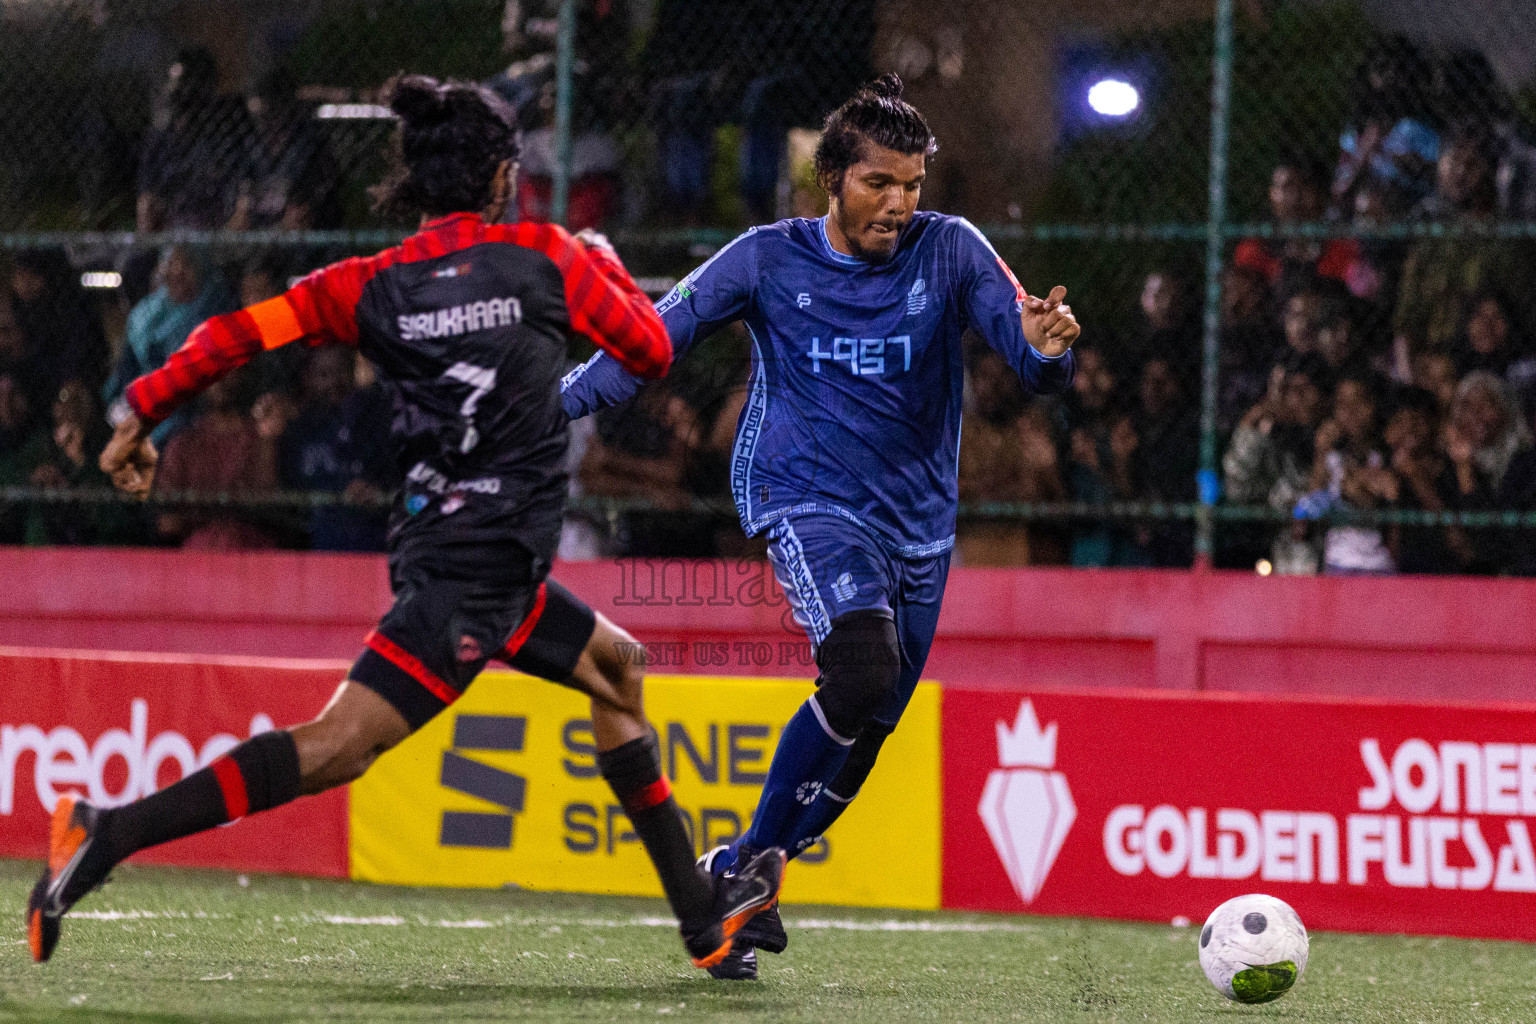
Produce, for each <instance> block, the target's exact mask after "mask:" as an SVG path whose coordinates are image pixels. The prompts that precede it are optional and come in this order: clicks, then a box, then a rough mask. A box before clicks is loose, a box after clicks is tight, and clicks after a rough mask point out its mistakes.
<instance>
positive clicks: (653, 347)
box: [549, 231, 673, 378]
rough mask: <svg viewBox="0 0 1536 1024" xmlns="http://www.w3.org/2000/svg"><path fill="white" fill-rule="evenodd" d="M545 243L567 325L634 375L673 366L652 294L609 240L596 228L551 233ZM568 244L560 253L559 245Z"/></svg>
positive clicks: (652, 374)
mask: <svg viewBox="0 0 1536 1024" xmlns="http://www.w3.org/2000/svg"><path fill="white" fill-rule="evenodd" d="M554 234H555V239H554V240H553V241H551V242H550V243H549V246H550V248H552V249H555V250H556V251H555V252H554V253H553V255H554V258H555V262H556V263H557V264H558V265H560V266H561V269H562V270H563V271H564V274H565V291H566V305H567V306H568V307H569V308H570V312H571V326H572V327H573V328H575V329H576V330H577V331H580V332H581V333H582V334H584V335H586V336H587V337H589V338H591V339H592V341H593V342H595V343H596V344H597V345H598V347H599V348H601V349H602V350H603V351H605V352H607V353H609V354H610V355H612V356H613V357H614V358H615V359H617V360H618V361H619V363H620V364H621V365H622V366H623V367H624V369H625V371H627V372H628V373H631V374H634V375H635V376H637V377H650V378H655V377H664V376H666V373H667V370H668V369H670V368H671V366H672V355H673V353H672V339H671V338H669V337H668V336H667V328H666V326H665V325H664V324H662V322H661V317H659V316H657V314H656V310H655V309H654V308H652V306H651V300H650V297H649V296H647V295H646V294H645V292H644V291H642V290H641V289H640V286H639V285H638V284H636V283H635V279H634V278H632V277H630V275H629V271H628V270H626V269H625V268H624V264H623V262H622V261H621V260H620V259H619V254H618V253H616V252H615V251H614V249H613V246H612V245H610V244H608V239H606V238H604V237H603V236H602V235H600V234H598V233H597V232H596V231H583V232H581V233H580V234H578V235H576V236H574V237H572V236H563V238H562V235H563V232H558V231H556V232H554ZM562 244H563V246H565V247H568V248H567V251H560V248H561V246H562Z"/></svg>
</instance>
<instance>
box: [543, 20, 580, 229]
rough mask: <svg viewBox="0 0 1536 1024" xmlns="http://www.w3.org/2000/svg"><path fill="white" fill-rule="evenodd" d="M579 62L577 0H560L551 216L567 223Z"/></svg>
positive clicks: (556, 50) (555, 219)
mask: <svg viewBox="0 0 1536 1024" xmlns="http://www.w3.org/2000/svg"><path fill="white" fill-rule="evenodd" d="M575 62H576V0H560V27H559V31H558V32H557V34H556V36H555V177H554V182H553V183H552V187H551V190H550V191H551V193H552V194H551V196H550V200H549V219H550V221H551V222H552V223H555V224H564V223H565V219H566V214H567V212H568V211H569V209H570V202H571V67H572V65H573V64H575Z"/></svg>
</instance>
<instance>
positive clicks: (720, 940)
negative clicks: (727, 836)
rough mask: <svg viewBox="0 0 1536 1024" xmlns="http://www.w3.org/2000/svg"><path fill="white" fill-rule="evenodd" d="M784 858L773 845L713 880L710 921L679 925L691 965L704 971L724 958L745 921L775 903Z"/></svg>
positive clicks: (777, 899) (782, 881) (786, 860)
mask: <svg viewBox="0 0 1536 1024" xmlns="http://www.w3.org/2000/svg"><path fill="white" fill-rule="evenodd" d="M788 860H789V858H788V857H786V856H785V854H784V851H783V850H781V849H779V848H778V847H776V846H775V847H772V848H770V849H767V850H764V851H763V852H762V853H759V854H757V855H756V856H755V857H753V858H752V859H751V860H750V861H748V862H747V863H746V864H745V865H741V866H738V867H737V868H736V870H734V871H733V872H731V873H730V874H728V875H721V876H719V877H717V878H715V879H714V886H715V906H714V913H713V915H712V916H711V917H710V920H709V921H708V922H707V923H706V924H704V925H703V927H699V928H693V927H690V926H689V925H687V924H685V925H683V927H682V933H683V945H685V946H687V947H688V955H689V956H690V957H692V958H693V966H695V967H698V968H702V969H704V970H708V969H709V968H711V967H714V966H716V965H717V964H719V963H720V962H721V961H722V960H724V959H726V957H728V956H730V955H731V951H732V949H733V947H734V944H735V939H736V936H737V934H738V933H739V932H740V931H741V929H742V928H743V927H744V926H745V925H746V924H747V922H749V921H751V920H752V918H754V917H756V916H758V915H759V914H761V913H762V912H763V911H765V910H768V909H771V908H772V907H774V906H775V905H776V904H777V903H778V902H779V890H780V889H781V888H782V887H783V885H784V866H785V864H786V863H788ZM753 973H754V974H755V973H756V971H755V968H754V972H753Z"/></svg>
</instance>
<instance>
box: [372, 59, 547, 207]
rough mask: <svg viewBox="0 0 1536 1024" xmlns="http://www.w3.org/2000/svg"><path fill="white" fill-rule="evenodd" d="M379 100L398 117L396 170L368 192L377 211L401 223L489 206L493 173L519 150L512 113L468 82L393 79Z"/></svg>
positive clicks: (503, 103)
mask: <svg viewBox="0 0 1536 1024" xmlns="http://www.w3.org/2000/svg"><path fill="white" fill-rule="evenodd" d="M384 102H385V103H387V104H388V105H389V109H390V110H393V111H394V112H395V114H396V115H398V116H399V118H400V126H399V129H398V130H397V131H396V133H395V142H394V155H393V167H392V168H391V170H390V172H389V174H388V175H387V176H386V177H385V179H384V181H383V182H381V183H380V184H378V185H376V186H375V187H374V188H373V189H372V190H371V194H372V196H373V205H374V209H375V210H377V211H378V212H380V213H381V214H383V215H385V216H387V217H390V218H398V219H409V218H410V217H412V216H413V215H419V214H423V213H424V214H426V215H428V216H443V215H445V214H450V213H459V212H463V211H478V210H482V209H484V208H485V207H486V206H488V205H489V204H490V201H491V189H492V185H493V184H494V182H495V178H496V168H498V167H499V166H501V163H502V161H504V160H514V161H515V160H516V159H517V158H518V154H519V153H520V152H521V149H522V140H521V137H520V136H519V134H518V130H517V115H516V114H515V113H514V112H513V111H512V108H511V107H509V106H508V105H507V103H506V101H504V100H503V99H501V97H499V96H497V95H496V94H495V93H494V92H492V91H490V90H489V89H487V88H485V87H484V86H480V85H475V84H474V83H471V82H452V81H450V82H440V81H438V80H437V79H435V78H431V77H428V76H427V75H404V74H402V75H396V76H395V77H394V78H392V79H390V80H389V82H388V83H387V84H386V85H385V86H384Z"/></svg>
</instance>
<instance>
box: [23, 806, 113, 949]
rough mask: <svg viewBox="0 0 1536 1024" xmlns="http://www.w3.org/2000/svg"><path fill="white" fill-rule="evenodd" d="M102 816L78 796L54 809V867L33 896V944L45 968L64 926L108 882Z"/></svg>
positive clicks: (46, 869) (29, 924) (47, 870)
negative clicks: (99, 836)
mask: <svg viewBox="0 0 1536 1024" xmlns="http://www.w3.org/2000/svg"><path fill="white" fill-rule="evenodd" d="M100 820H101V812H100V811H99V810H97V809H96V808H95V807H92V806H91V805H90V804H88V803H86V802H85V801H84V800H81V799H80V798H78V797H75V796H65V797H63V798H62V799H60V800H59V802H58V805H57V806H56V807H55V808H54V810H53V821H52V822H51V823H50V825H49V830H48V864H47V866H46V867H44V868H43V877H41V878H39V879H38V880H37V884H36V885H35V886H33V887H32V894H31V895H30V896H28V897H27V945H28V946H29V947H31V949H32V959H33V960H36V961H37V962H38V963H42V962H43V961H45V960H47V959H48V958H49V957H51V956H52V955H53V949H54V947H55V946H57V945H58V944H59V922H60V920H61V919H62V918H63V917H64V915H65V914H67V913H68V912H69V908H70V907H73V906H74V905H75V904H76V903H77V902H78V901H79V900H80V897H82V896H84V895H85V894H86V893H88V892H90V891H91V890H92V889H94V888H96V887H97V886H98V885H100V884H101V883H102V882H104V881H106V877H107V872H108V871H110V870H111V867H112V865H111V863H110V862H109V861H108V859H107V857H106V856H105V853H104V851H103V850H102V849H101V848H100V844H99V843H98V842H97V833H98V831H99V824H100Z"/></svg>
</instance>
